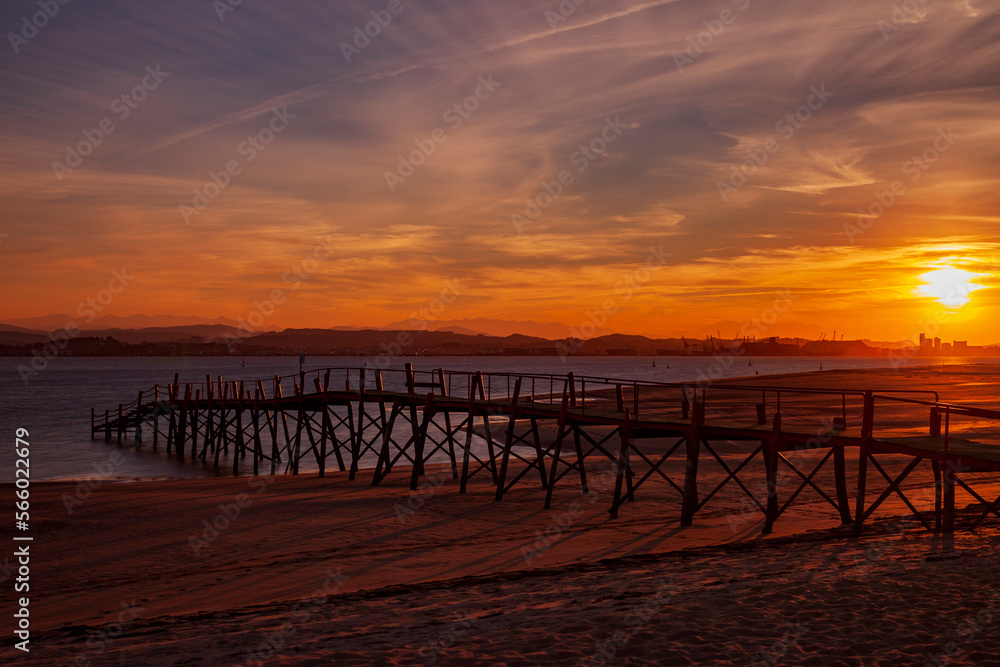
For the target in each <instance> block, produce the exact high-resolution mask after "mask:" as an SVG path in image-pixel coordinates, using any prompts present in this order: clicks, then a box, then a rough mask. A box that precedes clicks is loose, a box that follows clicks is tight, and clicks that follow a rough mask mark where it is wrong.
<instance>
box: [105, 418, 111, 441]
mask: <svg viewBox="0 0 1000 667" xmlns="http://www.w3.org/2000/svg"><path fill="white" fill-rule="evenodd" d="M104 442H111V412H109V411H108V410H105V411H104Z"/></svg>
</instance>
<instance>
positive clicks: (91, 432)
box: [90, 408, 97, 440]
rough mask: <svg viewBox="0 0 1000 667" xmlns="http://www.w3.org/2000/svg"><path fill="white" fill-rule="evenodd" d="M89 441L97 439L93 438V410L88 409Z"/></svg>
mask: <svg viewBox="0 0 1000 667" xmlns="http://www.w3.org/2000/svg"><path fill="white" fill-rule="evenodd" d="M90 439H91V440H97V438H96V437H94V408H91V409H90Z"/></svg>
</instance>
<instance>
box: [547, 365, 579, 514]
mask: <svg viewBox="0 0 1000 667" xmlns="http://www.w3.org/2000/svg"><path fill="white" fill-rule="evenodd" d="M570 381H571V378H569V377H567V379H566V382H565V384H563V395H562V401H561V402H560V404H559V432H558V435H557V436H556V442H555V445H553V449H552V468H551V470H549V483H548V485H547V487H546V489H545V509H549V508H550V507H552V490H553V488H554V487H555V485H556V469H557V468H558V467H559V456H560V455H561V454H562V444H563V440H564V439H565V438H566V416H567V414H568V412H569V383H570ZM576 464H577V465H578V466H580V470H581V471H582V470H583V459H582V458H579V457H578V458H577V461H576Z"/></svg>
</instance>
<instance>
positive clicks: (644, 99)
mask: <svg viewBox="0 0 1000 667" xmlns="http://www.w3.org/2000/svg"><path fill="white" fill-rule="evenodd" d="M41 4H42V5H48V4H49V2H47V1H46V0H43V1H42V3H41ZM51 5H53V6H56V7H57V8H58V12H57V13H56V14H55V15H54V16H52V17H51V18H49V17H42V18H44V19H45V20H44V21H42V20H41V18H38V20H37V22H38V23H41V24H42V27H40V28H37V29H35V26H31V27H30V28H26V27H25V23H24V21H27V22H28V23H29V24H30V23H31V21H32V16H33V15H35V14H38V13H39V12H41V11H42V10H41V9H39V4H38V0H34V1H30V2H29V1H22V0H16V1H14V0H11V1H8V2H5V3H4V4H3V7H2V9H0V28H3V32H4V33H5V35H6V39H5V44H4V46H3V47H2V48H3V49H5V51H4V53H3V55H2V56H0V89H2V90H3V94H2V95H3V96H2V98H0V145H2V152H0V180H2V183H3V186H2V191H0V267H2V269H0V270H2V273H0V276H2V281H3V287H4V301H3V308H2V309H0V321H4V320H12V319H19V318H27V317H32V316H41V315H50V314H53V313H68V314H75V313H77V312H78V306H79V304H81V303H85V302H86V300H87V299H88V298H94V297H95V295H98V294H99V293H100V292H101V290H102V289H106V288H108V286H109V282H110V281H112V280H113V273H112V272H113V271H118V272H122V271H123V269H124V272H125V275H126V276H127V278H126V280H125V281H124V282H126V283H127V284H126V285H124V286H122V285H121V282H122V281H120V280H118V282H113V283H112V287H114V288H115V290H114V291H116V292H118V293H116V294H114V296H113V299H111V300H110V302H109V303H108V304H107V305H106V306H102V308H103V312H102V314H115V315H120V316H127V315H132V314H136V313H144V314H148V315H155V314H168V315H184V316H187V315H195V316H200V317H205V318H215V317H218V316H225V317H229V318H234V319H235V318H240V317H242V318H246V317H247V316H248V314H249V313H252V312H254V311H255V310H256V309H258V306H255V302H257V303H258V304H262V303H265V302H266V301H267V300H268V299H270V298H271V296H272V295H274V294H275V293H276V292H277V295H278V296H280V297H281V298H280V300H281V301H282V303H281V304H279V305H277V306H276V308H275V309H274V312H273V313H268V314H267V318H266V323H265V324H264V327H265V328H283V327H330V326H337V325H355V326H361V325H372V326H381V325H384V324H387V323H390V322H394V321H399V320H405V319H407V318H408V317H410V316H411V315H412V314H413V313H415V312H419V310H420V309H421V308H424V309H427V308H429V307H430V306H432V305H433V306H435V310H437V311H440V318H441V319H449V320H450V319H463V318H475V317H489V318H498V319H507V320H529V319H530V320H536V321H540V322H560V323H563V324H565V325H566V326H567V335H568V327H579V326H580V325H581V324H582V323H585V322H588V321H591V320H602V319H605V318H606V322H598V323H599V324H600V323H603V324H604V327H605V328H608V329H612V330H615V331H621V332H626V333H641V334H644V335H649V336H656V337H666V336H671V335H677V334H681V333H684V334H685V335H701V334H704V333H707V332H708V331H711V332H712V333H713V334H714V333H715V331H716V330H717V329H722V334H723V336H725V337H731V336H733V335H735V334H736V332H737V331H738V330H739V329H740V328H741V327H742V326H743V325H745V324H746V323H747V322H751V321H753V318H761V317H764V318H765V320H764V321H767V320H770V321H771V322H770V323H769V324H766V325H765V326H764V327H763V328H760V327H758V330H759V331H760V333H761V334H762V335H792V336H817V337H818V336H819V334H820V333H821V332H827V334H828V335H829V334H830V333H831V332H832V331H833V330H836V331H837V332H838V338H839V337H840V335H841V334H843V335H845V337H846V338H848V339H850V338H862V337H867V338H875V339H879V340H887V339H891V340H900V339H904V338H910V339H915V338H916V337H917V335H918V334H919V333H920V332H925V333H928V334H937V335H940V336H942V337H943V338H945V339H946V340H951V339H953V338H959V339H968V340H969V342H970V343H972V344H989V343H997V342H1000V329H998V328H997V325H996V323H997V322H998V321H1000V318H998V317H997V312H998V308H1000V290H998V289H997V288H998V287H1000V187H998V185H1000V183H998V179H1000V172H998V167H1000V115H998V109H1000V17H998V14H1000V7H998V4H997V3H996V2H987V1H986V0H933V1H927V2H918V1H917V0H911V1H910V2H906V3H904V2H901V1H900V2H895V3H893V2H889V1H880V0H876V1H871V0H866V1H864V2H860V1H844V0H836V1H811V2H802V0H795V1H793V0H767V1H765V0H723V1H718V2H694V1H689V0H677V1H671V0H645V1H638V0H587V1H584V2H582V3H581V4H580V5H579V6H576V5H575V4H574V3H573V2H572V1H571V0H565V1H564V2H563V3H562V7H564V8H567V7H572V8H573V9H574V10H573V11H572V13H570V12H569V11H564V13H565V14H569V15H568V16H564V15H563V14H560V2H559V1H558V0H505V1H503V2H497V1H489V2H487V1H485V0H473V1H462V2H459V1H457V0H452V1H449V0H391V1H390V0H371V1H367V2H355V1H352V0H329V1H326V2H319V1H310V2H306V1H298V0H295V1H292V2H282V3H277V2H262V1H261V0H244V1H243V2H242V3H241V4H239V5H237V6H235V7H231V6H230V5H229V3H228V2H227V1H226V0H217V1H216V2H215V3H214V4H213V2H212V1H211V0H198V1H196V2H169V3H166V2H161V3H155V4H153V3H134V2H124V0H121V1H99V0H87V1H86V2H83V1H81V0H76V1H70V2H68V4H65V5H59V4H58V3H57V2H56V1H55V0H51ZM904 6H905V7H906V8H907V9H903V7H904ZM222 8H227V9H231V10H232V11H222ZM913 8H917V9H913ZM389 9H395V10H397V11H398V13H396V14H392V13H390V11H389ZM372 12H375V16H374V17H373V15H372ZM39 16H41V15H39ZM23 17H27V18H26V19H25V18H23ZM386 17H388V20H387V19H386ZM379 19H381V20H382V22H383V23H386V25H384V26H383V25H380V24H378V23H371V24H370V25H369V26H368V28H369V31H370V33H373V34H374V35H375V36H374V37H369V36H363V37H359V36H358V35H359V34H361V35H363V33H364V30H365V26H366V24H368V23H370V22H373V21H377V20H379ZM25 35H28V37H26V36H25ZM345 45H348V46H345ZM15 49H16V53H15ZM348 59H350V62H348ZM477 94H478V97H477ZM123 96H124V100H123ZM456 105H458V109H456V108H455V107H456ZM796 114H797V116H796ZM102 122H103V128H104V130H102V129H101V128H102ZM112 125H113V129H111V126H112ZM88 136H89V137H90V138H88ZM250 137H253V138H254V139H253V141H250V140H249V138H250ZM435 138H436V139H437V141H435ZM95 139H99V142H97V141H95ZM272 139H273V140H272ZM441 139H444V141H443V142H440V140H441ZM269 140H272V141H270V143H267V141H269ZM95 143H96V145H94V144H95ZM255 144H256V146H255ZM418 145H423V146H424V147H425V150H424V152H430V154H429V155H424V154H423V153H419V152H418V153H416V154H415V155H414V158H415V159H414V160H413V161H414V162H419V163H420V164H419V166H415V167H413V168H412V170H411V168H410V166H409V165H403V166H401V165H400V159H401V158H400V156H401V155H402V156H404V158H406V160H407V161H409V160H410V156H411V154H413V153H414V151H419V150H420V149H419V148H418ZM428 146H433V152H431V151H430V150H429V149H427V147H428ZM68 147H72V151H73V152H72V153H70V154H69V155H68V154H67V153H68ZM581 147H583V148H584V150H581ZM78 149H80V150H78ZM76 153H87V155H85V156H81V157H80V158H79V162H77V158H76ZM754 158H756V159H757V160H758V161H760V162H763V164H761V165H760V166H758V165H757V164H755V163H754V162H752V161H751V160H752V159H754ZM54 163H59V164H58V165H54ZM744 163H746V165H748V166H746V167H744V169H743V170H742V173H740V172H739V169H740V166H741V165H743V164H744ZM72 164H77V166H76V167H75V168H71V165H72ZM227 167H230V168H231V172H226V170H227ZM734 170H736V171H735V172H734ZM411 171H412V173H411ZM223 173H225V176H221V175H220V174H223ZM387 173H388V174H391V175H388V176H387ZM211 174H215V177H216V180H218V181H220V182H222V183H225V182H226V181H228V185H226V186H225V187H222V188H219V187H217V186H215V185H214V184H213V183H212V180H211V179H212V176H211ZM560 177H562V178H563V182H562V183H560V182H559V181H560ZM546 186H547V187H548V189H549V190H550V191H552V192H554V193H557V194H558V196H555V197H554V198H550V197H549V195H548V194H547V193H546V190H545V188H546ZM560 189H561V192H560ZM894 189H895V192H893V190H894ZM206 190H207V192H206ZM196 191H197V192H198V193H200V194H197V195H196ZM203 195H211V196H210V197H209V196H205V197H204V199H202V196H203ZM540 195H541V196H540ZM529 198H530V199H531V200H533V201H537V204H538V205H539V208H538V209H537V210H535V209H533V208H532V207H531V206H529V201H528V199H529ZM890 199H891V201H890ZM880 200H881V202H880ZM182 205H186V207H187V208H184V207H182ZM199 207H200V208H199ZM859 209H860V210H862V211H867V212H869V213H871V214H873V216H872V217H871V218H867V219H866V218H860V219H859ZM536 214H537V215H536ZM513 216H519V217H516V218H515V217H513ZM532 218H533V219H532ZM525 223H527V224H525ZM661 246H662V251H660V248H661ZM650 248H652V249H654V250H655V251H656V252H651V250H650ZM661 252H662V254H660V253H661ZM316 257H319V258H320V261H315V259H314V258H316ZM647 267H652V268H647ZM946 268H954V269H961V270H965V271H968V272H969V273H970V274H973V275H971V276H967V278H968V279H969V280H971V282H973V283H974V284H975V285H977V286H979V289H977V290H975V291H972V292H969V288H963V287H962V286H961V285H962V284H963V281H964V279H958V284H959V287H958V288H957V289H958V290H959V291H960V292H962V294H960V295H959V296H960V297H961V296H964V295H967V296H968V303H967V304H966V305H964V306H961V307H960V308H958V307H951V306H956V305H958V302H959V301H964V300H965V299H964V298H952V299H951V300H949V296H948V293H949V292H954V289H955V288H949V287H948V286H947V285H945V286H944V287H943V293H942V285H941V284H940V280H939V284H937V285H934V284H931V285H930V289H928V285H926V284H925V281H923V280H922V279H921V278H920V276H921V275H924V274H928V273H930V272H933V271H935V270H938V269H946ZM954 275H955V274H954V273H951V272H949V273H946V274H935V276H934V278H932V279H931V280H934V279H937V278H940V277H943V279H945V280H952V279H954ZM949 276H951V277H949ZM456 285H457V286H458V288H455V286H456ZM921 285H924V289H920V287H921ZM779 292H780V293H782V294H787V295H789V296H788V297H787V300H788V303H787V308H784V312H781V313H779V314H778V316H777V318H776V319H774V318H773V317H772V314H773V313H774V312H776V311H770V312H769V309H771V308H772V306H773V305H774V303H775V300H776V299H781V298H784V297H781V296H779ZM442 293H444V294H445V295H446V297H447V298H446V299H444V300H443V301H439V302H436V301H435V300H438V299H441V296H442ZM966 293H967V294H966ZM936 297H938V298H936ZM444 301H449V302H450V303H446V304H445V303H444ZM941 301H945V303H942V302H941ZM442 304H443V305H442ZM935 318H936V321H937V322H938V323H939V324H936V325H934V326H933V327H929V326H928V323H930V322H932V321H933V320H935ZM931 329H933V330H931Z"/></svg>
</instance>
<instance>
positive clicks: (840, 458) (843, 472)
mask: <svg viewBox="0 0 1000 667" xmlns="http://www.w3.org/2000/svg"><path fill="white" fill-rule="evenodd" d="M833 474H834V477H835V483H836V485H837V505H838V509H839V510H840V522H841V525H847V524H849V523H851V506H850V500H848V497H847V457H846V455H845V453H844V446H843V445H836V444H835V445H833Z"/></svg>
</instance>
